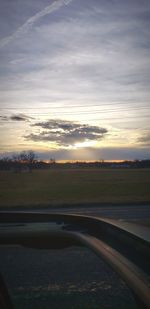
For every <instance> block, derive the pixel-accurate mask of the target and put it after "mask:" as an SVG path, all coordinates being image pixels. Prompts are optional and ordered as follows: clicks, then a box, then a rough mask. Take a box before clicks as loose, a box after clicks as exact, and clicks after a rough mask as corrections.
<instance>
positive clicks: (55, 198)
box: [0, 168, 150, 206]
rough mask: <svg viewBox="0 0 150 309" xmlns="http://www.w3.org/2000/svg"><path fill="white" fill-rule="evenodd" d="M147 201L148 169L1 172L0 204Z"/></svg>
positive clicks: (149, 193) (149, 190)
mask: <svg viewBox="0 0 150 309" xmlns="http://www.w3.org/2000/svg"><path fill="white" fill-rule="evenodd" d="M87 202H88V203H92V202H94V203H130V202H131V203H140V202H141V203H142V202H144V203H145V202H150V169H92V168H91V169H90V168H89V169H88V168H84V169H49V170H34V171H33V172H32V173H24V172H21V173H14V172H11V171H8V172H6V171H4V172H0V205H1V206H21V205H24V206H33V205H58V204H59V205H61V204H65V203H67V204H68V203H71V204H78V203H87Z"/></svg>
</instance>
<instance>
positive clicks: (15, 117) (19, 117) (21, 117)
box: [0, 113, 33, 122]
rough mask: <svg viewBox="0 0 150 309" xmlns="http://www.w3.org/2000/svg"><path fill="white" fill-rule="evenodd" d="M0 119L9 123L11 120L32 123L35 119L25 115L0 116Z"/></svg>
mask: <svg viewBox="0 0 150 309" xmlns="http://www.w3.org/2000/svg"><path fill="white" fill-rule="evenodd" d="M0 119H1V121H9V120H12V121H19V122H20V121H30V120H31V119H33V117H30V116H28V115H25V114H22V113H20V114H13V115H11V116H6V115H0Z"/></svg>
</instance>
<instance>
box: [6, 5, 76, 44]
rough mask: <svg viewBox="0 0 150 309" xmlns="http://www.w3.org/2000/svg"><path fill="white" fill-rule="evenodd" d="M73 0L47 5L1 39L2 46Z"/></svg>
mask: <svg viewBox="0 0 150 309" xmlns="http://www.w3.org/2000/svg"><path fill="white" fill-rule="evenodd" d="M70 2H72V0H56V1H54V2H53V3H51V4H50V5H48V6H46V7H45V8H44V9H43V10H42V11H40V12H38V13H37V14H35V15H33V16H32V17H30V18H29V19H28V20H27V21H26V22H25V23H24V24H23V25H22V26H21V27H19V28H18V29H17V30H16V31H15V32H14V33H13V34H12V35H10V36H7V37H5V38H3V39H2V40H1V41H0V48H3V47H4V46H5V45H7V44H9V43H11V42H12V41H13V40H15V39H17V38H18V37H20V36H23V35H24V34H25V33H27V32H28V31H29V30H30V29H31V28H32V26H33V25H34V23H35V22H37V21H38V20H39V19H40V18H42V17H44V16H46V15H48V14H51V13H52V12H54V11H56V10H58V9H59V8H61V7H62V6H64V5H68V4H69V3H70Z"/></svg>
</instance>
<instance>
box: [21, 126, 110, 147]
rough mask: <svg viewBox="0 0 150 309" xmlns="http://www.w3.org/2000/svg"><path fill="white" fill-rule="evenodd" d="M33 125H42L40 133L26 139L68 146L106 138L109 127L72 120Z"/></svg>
mask: <svg viewBox="0 0 150 309" xmlns="http://www.w3.org/2000/svg"><path fill="white" fill-rule="evenodd" d="M31 126H32V127H40V128H41V129H42V131H41V132H40V133H31V134H29V135H27V136H25V138H26V139H28V140H32V141H35V142H38V141H43V142H48V141H49V142H55V143H56V144H57V145H59V146H64V147H68V146H70V145H74V144H76V143H79V142H85V141H98V140H100V139H102V138H104V135H105V134H106V133H107V132H108V131H107V129H105V128H101V127H98V126H90V125H88V124H81V123H77V122H72V121H64V120H49V121H46V122H37V123H35V124H32V125H31Z"/></svg>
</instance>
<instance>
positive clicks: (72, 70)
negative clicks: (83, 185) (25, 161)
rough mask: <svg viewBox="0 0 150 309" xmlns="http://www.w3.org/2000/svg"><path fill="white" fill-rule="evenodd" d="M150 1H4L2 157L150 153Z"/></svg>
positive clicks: (0, 19) (0, 6)
mask: <svg viewBox="0 0 150 309" xmlns="http://www.w3.org/2000/svg"><path fill="white" fill-rule="evenodd" d="M149 29H150V1H149V0H92V1H91V0H56V1H53V0H20V1H19V0H13V1H10V0H1V1H0V63H1V70H0V154H1V156H3V155H9V154H12V153H14V152H20V151H23V150H30V149H32V150H34V151H35V152H36V153H37V154H38V157H39V158H42V159H48V158H50V157H54V158H55V159H56V160H98V159H106V160H114V159H116V160H121V159H122V160H126V159H150V119H149V117H150V113H149V111H150V30H149Z"/></svg>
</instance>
